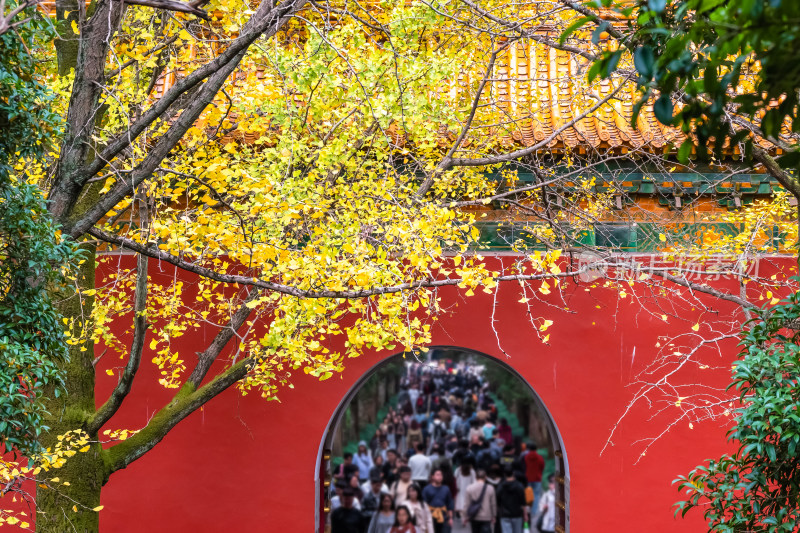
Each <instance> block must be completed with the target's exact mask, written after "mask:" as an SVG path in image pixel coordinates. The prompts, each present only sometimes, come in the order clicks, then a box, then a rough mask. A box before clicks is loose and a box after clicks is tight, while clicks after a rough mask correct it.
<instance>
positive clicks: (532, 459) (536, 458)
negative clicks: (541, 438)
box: [525, 442, 544, 515]
mask: <svg viewBox="0 0 800 533" xmlns="http://www.w3.org/2000/svg"><path fill="white" fill-rule="evenodd" d="M542 472H544V458H543V457H542V456H541V455H539V452H537V451H536V444H535V443H534V442H530V443H528V453H526V454H525V478H526V479H527V480H528V486H529V487H530V488H532V489H533V504H532V505H531V514H532V515H535V514H536V513H537V512H538V510H539V499H540V498H541V497H542Z"/></svg>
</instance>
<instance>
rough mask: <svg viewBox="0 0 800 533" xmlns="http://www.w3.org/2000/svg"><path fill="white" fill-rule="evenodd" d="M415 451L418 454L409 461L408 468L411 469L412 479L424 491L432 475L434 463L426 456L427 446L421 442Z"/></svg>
mask: <svg viewBox="0 0 800 533" xmlns="http://www.w3.org/2000/svg"><path fill="white" fill-rule="evenodd" d="M415 449H416V451H417V453H415V454H414V455H412V456H411V457H410V458H409V459H408V466H409V468H411V479H412V480H413V481H414V483H416V484H417V485H419V486H420V487H422V488H423V489H424V488H425V485H426V484H427V483H428V478H429V477H430V475H431V466H432V463H431V460H430V458H429V457H427V456H426V455H425V446H423V444H422V443H421V442H418V443H417V445H416V447H415Z"/></svg>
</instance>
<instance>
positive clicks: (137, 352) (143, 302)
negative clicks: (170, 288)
mask: <svg viewBox="0 0 800 533" xmlns="http://www.w3.org/2000/svg"><path fill="white" fill-rule="evenodd" d="M139 218H140V220H141V226H142V234H143V237H144V238H146V237H147V236H146V233H147V231H148V229H147V228H149V223H148V219H149V214H148V212H147V201H146V196H145V194H144V191H142V192H141V193H140V198H139ZM148 261H149V258H148V257H147V256H146V255H144V254H139V257H138V258H137V259H136V290H135V292H134V297H133V300H134V304H133V341H132V343H131V353H130V356H128V364H127V365H125V370H124V371H123V372H122V376H120V378H119V382H118V383H117V386H116V387H114V390H113V392H112V393H111V396H110V397H109V398H108V400H106V402H105V403H104V404H103V405H102V406H101V407H100V408H99V409H98V410H97V411H96V412H95V413H94V415H93V416H92V417H91V418H90V419H89V421H88V422H87V426H86V431H87V433H89V434H90V435H94V434H95V433H97V432H98V431H99V430H100V428H102V427H103V425H105V423H106V422H108V421H109V420H110V419H111V417H112V416H114V413H116V412H117V410H118V409H119V408H120V406H121V405H122V402H123V400H125V397H126V396H127V395H128V393H129V392H130V390H131V386H132V385H133V378H134V377H136V372H137V371H138V370H139V364H140V363H141V361H142V351H143V350H144V344H145V335H146V333H147V329H148V328H149V324H148V323H147V316H146V310H147V263H148Z"/></svg>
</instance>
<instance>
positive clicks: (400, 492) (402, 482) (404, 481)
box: [389, 465, 413, 507]
mask: <svg viewBox="0 0 800 533" xmlns="http://www.w3.org/2000/svg"><path fill="white" fill-rule="evenodd" d="M397 472H398V478H397V479H396V480H395V482H394V483H393V484H392V488H391V490H390V491H389V494H391V495H392V498H393V499H394V506H395V507H400V506H401V505H403V504H404V503H405V501H406V497H407V495H408V487H410V486H411V484H412V483H413V481H411V469H410V468H409V467H407V466H405V465H403V466H401V467H400V468H398V469H397Z"/></svg>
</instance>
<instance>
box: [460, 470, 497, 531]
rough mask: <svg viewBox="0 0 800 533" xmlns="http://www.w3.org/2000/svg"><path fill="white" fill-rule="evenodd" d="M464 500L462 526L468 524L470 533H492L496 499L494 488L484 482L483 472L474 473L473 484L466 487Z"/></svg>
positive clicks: (495, 515) (484, 473) (484, 474)
mask: <svg viewBox="0 0 800 533" xmlns="http://www.w3.org/2000/svg"><path fill="white" fill-rule="evenodd" d="M465 500H466V512H465V514H464V519H463V522H464V525H466V524H467V522H469V524H470V529H471V530H472V533H492V524H493V523H494V521H495V519H496V517H497V498H496V496H495V492H494V487H493V486H492V485H491V484H489V483H487V482H486V472H485V471H484V470H478V471H477V472H476V473H475V482H474V483H472V484H470V485H469V486H468V487H467V490H466V497H465Z"/></svg>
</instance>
